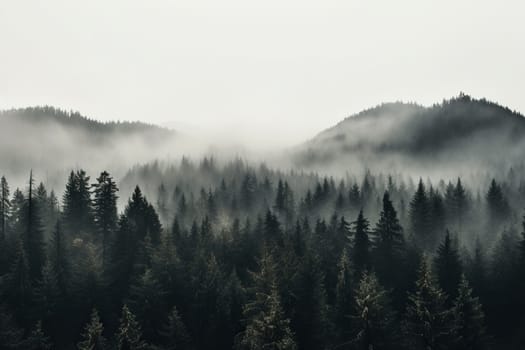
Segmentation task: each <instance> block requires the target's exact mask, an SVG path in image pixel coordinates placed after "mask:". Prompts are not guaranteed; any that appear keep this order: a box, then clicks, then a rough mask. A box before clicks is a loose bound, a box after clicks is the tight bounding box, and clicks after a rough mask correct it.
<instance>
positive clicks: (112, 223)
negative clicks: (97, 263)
mask: <svg viewBox="0 0 525 350" xmlns="http://www.w3.org/2000/svg"><path fill="white" fill-rule="evenodd" d="M93 188H94V189H93V194H94V198H93V217H94V221H95V225H96V227H97V231H98V236H99V237H98V238H99V239H101V240H102V266H103V267H104V268H105V267H106V262H107V260H108V258H107V252H108V251H109V242H110V239H111V238H112V235H113V234H114V232H115V231H116V229H117V220H118V214H117V199H118V197H117V195H116V193H117V191H118V188H117V184H116V183H115V181H113V178H112V177H111V176H110V175H109V174H108V173H107V172H106V171H103V172H102V173H101V174H100V176H99V177H98V178H97V182H96V183H95V184H94V185H93Z"/></svg>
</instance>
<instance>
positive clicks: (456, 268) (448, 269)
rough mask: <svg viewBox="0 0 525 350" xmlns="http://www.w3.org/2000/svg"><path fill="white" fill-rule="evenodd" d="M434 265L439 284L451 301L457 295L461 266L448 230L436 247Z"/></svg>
mask: <svg viewBox="0 0 525 350" xmlns="http://www.w3.org/2000/svg"><path fill="white" fill-rule="evenodd" d="M434 266H435V268H436V274H437V277H438V282H439V285H440V286H441V288H442V289H443V291H444V292H445V293H446V294H447V296H448V297H449V298H450V299H449V301H450V302H452V300H453V299H454V298H455V297H456V295H457V294H456V293H457V290H458V285H459V282H460V280H461V274H462V271H463V266H462V263H461V257H460V256H459V252H458V249H457V247H456V245H455V243H454V242H453V241H452V239H451V238H450V232H449V231H448V230H447V233H446V235H445V238H444V240H443V242H442V243H441V244H440V246H439V247H438V250H437V255H436V257H435V259H434Z"/></svg>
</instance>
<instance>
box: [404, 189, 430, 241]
mask: <svg viewBox="0 0 525 350" xmlns="http://www.w3.org/2000/svg"><path fill="white" fill-rule="evenodd" d="M429 209H430V205H429V200H428V196H427V193H426V190H425V185H424V184H423V180H422V179H419V184H418V186H417V191H416V193H415V194H414V197H413V198H412V201H411V202H410V212H409V213H410V222H411V229H412V233H413V235H414V238H415V239H416V242H417V243H418V245H419V246H420V247H423V248H428V246H429V241H430V233H431V232H430V231H431V228H430V211H429Z"/></svg>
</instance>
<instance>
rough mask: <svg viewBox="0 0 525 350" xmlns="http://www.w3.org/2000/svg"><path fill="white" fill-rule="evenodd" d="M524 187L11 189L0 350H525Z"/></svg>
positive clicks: (203, 184)
mask: <svg viewBox="0 0 525 350" xmlns="http://www.w3.org/2000/svg"><path fill="white" fill-rule="evenodd" d="M517 173H518V172H517V171H515V170H514V169H509V170H508V172H507V173H506V174H505V175H498V176H497V177H495V178H492V177H491V176H489V175H486V174H483V175H480V176H478V177H470V178H468V179H463V178H451V179H448V178H447V179H435V178H433V179H432V180H430V179H429V178H427V177H426V174H420V177H411V176H408V175H405V174H384V173H373V172H371V171H367V172H365V173H364V175H362V176H357V175H355V176H354V175H348V174H347V175H346V176H341V177H328V176H327V177H325V176H321V175H319V174H317V173H313V172H308V173H307V172H297V171H288V172H286V171H281V170H274V169H271V168H269V167H268V166H266V165H265V164H249V163H247V162H245V161H243V160H239V159H238V160H233V161H229V162H224V163H219V162H217V161H215V160H214V159H213V158H202V159H200V160H198V161H192V160H190V159H188V158H183V159H182V161H181V162H180V164H177V165H173V164H171V165H166V164H159V163H153V164H149V165H145V166H140V167H135V168H133V169H131V170H130V171H129V172H128V174H127V175H126V176H125V177H124V178H123V179H122V180H121V181H117V180H115V178H114V177H113V176H112V175H111V174H109V173H108V172H107V171H104V170H103V169H101V170H100V172H99V173H97V174H88V173H86V171H84V170H82V169H76V170H73V171H71V173H70V174H69V176H68V178H67V182H66V183H65V184H64V185H63V187H62V188H56V189H50V188H46V186H45V185H44V183H43V182H41V181H40V180H39V175H40V174H37V173H33V172H32V171H28V174H27V178H26V179H25V184H24V185H23V186H21V187H19V188H12V187H11V186H10V185H9V179H6V178H5V177H2V179H1V192H0V229H1V230H0V249H1V253H0V259H1V260H0V276H1V277H0V292H1V304H0V348H2V349H91V350H93V349H239V350H240V349H250V350H255V349H261V350H262V349H265V350H266V349H280V350H289V349H312V350H317V349H367V350H369V349H421V350H428V349H432V350H434V349H511V348H514V349H520V348H523V347H524V346H525V336H524V335H525V333H524V330H525V316H524V315H525V302H524V295H525V279H524V278H523V276H524V274H525V217H524V216H523V214H524V210H523V209H524V208H525V182H524V181H523V179H521V178H520V176H518V174H517ZM119 187H121V188H119ZM55 191H56V192H55ZM57 193H60V195H57ZM127 193H129V195H128V194H127Z"/></svg>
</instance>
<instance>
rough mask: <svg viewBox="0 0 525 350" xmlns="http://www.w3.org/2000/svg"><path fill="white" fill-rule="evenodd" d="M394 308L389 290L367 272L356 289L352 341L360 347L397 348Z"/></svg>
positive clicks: (364, 349) (364, 348)
mask: <svg viewBox="0 0 525 350" xmlns="http://www.w3.org/2000/svg"><path fill="white" fill-rule="evenodd" d="M394 321H395V318H394V312H393V310H392V309H391V306H390V300H389V297H388V293H387V291H386V290H385V289H384V288H383V287H382V286H381V285H380V284H379V281H378V280H377V278H376V276H375V275H374V274H373V273H367V272H365V273H364V274H363V276H362V278H361V280H360V281H359V284H358V286H357V288H356V290H355V301H354V313H353V324H354V329H353V333H354V334H355V336H354V338H353V343H355V344H356V348H357V349H363V350H366V349H387V348H395V346H396V341H397V339H396V337H395V335H394V334H395V332H394Z"/></svg>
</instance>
